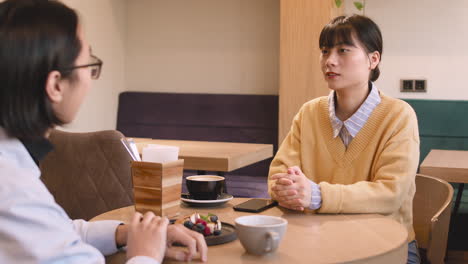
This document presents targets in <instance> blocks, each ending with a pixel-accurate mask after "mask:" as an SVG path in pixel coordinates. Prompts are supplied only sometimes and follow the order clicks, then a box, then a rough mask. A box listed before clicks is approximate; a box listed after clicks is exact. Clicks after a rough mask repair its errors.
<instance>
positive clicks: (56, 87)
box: [0, 0, 207, 264]
mask: <svg viewBox="0 0 468 264" xmlns="http://www.w3.org/2000/svg"><path fill="white" fill-rule="evenodd" d="M101 67H102V61H101V60H100V59H98V58H97V57H96V56H94V55H92V54H91V49H90V47H89V44H88V43H87V41H86V39H85V38H84V34H83V31H82V27H81V26H80V24H79V20H78V17H77V14H76V13H75V11H74V10H72V9H70V8H68V7H67V6H65V5H64V4H61V3H59V2H57V1H47V0H7V1H4V2H2V3H0V200H1V202H0V263H21V264H24V263H80V264H82V263H104V262H105V261H104V257H103V255H109V254H112V253H114V252H116V251H117V250H118V248H120V247H123V246H126V247H127V259H128V261H127V263H128V264H130V263H139V264H149V263H151V264H154V263H161V262H162V260H163V258H164V257H168V258H172V259H176V260H181V261H190V260H191V259H192V258H194V257H196V255H197V256H199V257H200V259H201V260H202V261H206V257H207V246H206V242H205V240H204V238H203V236H202V235H200V234H198V233H196V232H193V231H191V230H189V229H187V228H185V227H183V226H181V225H170V226H169V225H168V220H167V219H166V218H160V217H158V216H155V215H154V214H153V213H146V214H145V215H141V214H139V213H136V214H135V215H134V217H133V220H132V222H131V223H130V224H129V225H123V224H122V223H120V222H118V221H97V222H86V221H83V220H74V221H73V220H71V219H70V218H69V217H68V216H67V214H66V213H65V211H64V210H63V209H62V208H61V207H60V206H59V205H58V204H57V203H56V202H55V201H54V198H53V197H52V195H51V194H50V193H49V191H48V190H47V188H46V187H45V185H44V184H43V183H42V182H41V180H40V179H39V177H40V171H39V168H38V162H39V161H40V160H41V159H42V158H43V157H44V156H45V155H46V154H47V152H48V151H50V150H51V148H52V146H51V143H50V142H49V141H48V140H47V137H48V134H49V131H50V130H51V129H52V128H54V127H55V126H57V125H62V124H67V123H69V122H71V121H72V120H73V119H74V118H75V115H76V113H77V111H78V109H79V107H80V105H81V103H82V101H83V99H84V97H85V96H86V94H87V93H88V91H89V89H90V88H91V80H92V79H97V78H99V75H100V71H101ZM64 177H66V175H64ZM174 242H177V243H178V244H182V245H186V246H187V249H181V248H180V247H170V246H171V245H172V243H174Z"/></svg>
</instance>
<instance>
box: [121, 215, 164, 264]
mask: <svg viewBox="0 0 468 264" xmlns="http://www.w3.org/2000/svg"><path fill="white" fill-rule="evenodd" d="M168 225H169V220H168V219H167V218H161V217H159V216H155V215H154V213H152V212H147V213H145V215H144V216H142V215H141V214H140V213H138V212H137V213H135V215H134V216H133V219H132V222H131V223H130V225H129V226H128V234H127V236H128V238H127V259H130V258H132V257H135V256H148V257H151V258H154V259H155V260H157V261H159V263H161V262H162V260H163V258H164V254H165V252H166V238H167V231H168Z"/></svg>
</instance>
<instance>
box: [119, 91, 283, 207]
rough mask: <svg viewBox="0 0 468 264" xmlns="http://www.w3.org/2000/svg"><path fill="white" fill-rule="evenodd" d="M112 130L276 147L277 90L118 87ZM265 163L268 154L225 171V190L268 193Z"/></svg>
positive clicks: (240, 193) (248, 194)
mask: <svg viewBox="0 0 468 264" xmlns="http://www.w3.org/2000/svg"><path fill="white" fill-rule="evenodd" d="M117 130H119V131H121V132H122V133H123V134H124V135H125V136H127V137H149V138H158V139H178V140H200V141H225V142H243V143H265V144H273V145H274V148H273V149H274V152H276V150H277V147H278V146H277V142H278V96H276V95H239V94H187V93H156V92H123V93H121V94H120V96H119V106H118V115H117ZM270 163H271V159H268V160H264V161H262V162H258V163H256V164H253V165H250V166H247V167H244V168H241V169H238V170H235V171H232V172H229V173H226V174H225V175H224V176H225V177H226V187H227V192H228V193H229V194H232V195H234V196H235V197H260V198H261V197H269V196H268V192H267V175H268V167H269V165H270ZM207 173H208V174H210V172H207ZM213 173H214V172H213ZM193 174H196V172H195V171H185V172H184V175H185V176H187V175H193ZM183 192H186V189H185V184H183Z"/></svg>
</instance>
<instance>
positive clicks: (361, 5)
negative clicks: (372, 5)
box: [354, 2, 364, 11]
mask: <svg viewBox="0 0 468 264" xmlns="http://www.w3.org/2000/svg"><path fill="white" fill-rule="evenodd" d="M354 6H355V7H356V8H357V9H358V10H359V11H361V10H362V9H363V8H364V4H363V3H361V2H354Z"/></svg>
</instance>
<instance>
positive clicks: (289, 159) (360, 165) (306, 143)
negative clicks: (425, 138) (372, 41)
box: [268, 93, 419, 241]
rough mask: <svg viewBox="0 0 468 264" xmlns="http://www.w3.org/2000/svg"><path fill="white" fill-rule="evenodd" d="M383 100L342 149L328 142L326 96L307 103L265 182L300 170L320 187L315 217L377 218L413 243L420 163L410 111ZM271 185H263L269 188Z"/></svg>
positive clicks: (330, 139)
mask: <svg viewBox="0 0 468 264" xmlns="http://www.w3.org/2000/svg"><path fill="white" fill-rule="evenodd" d="M380 96H381V98H382V101H381V103H380V104H379V105H378V106H377V107H376V108H375V109H374V111H373V112H372V114H371V116H370V117H369V119H368V120H367V123H366V124H365V125H364V127H363V128H362V129H361V131H359V133H358V134H357V135H356V137H355V138H354V139H353V140H352V141H351V143H350V144H349V146H348V148H347V149H346V148H345V146H344V145H343V142H342V140H341V138H340V137H336V138H333V131H332V126H331V123H330V118H329V112H328V99H327V97H320V98H317V99H314V100H312V101H309V102H307V103H306V104H304V105H303V106H302V108H301V109H300V111H299V113H298V114H297V115H296V116H295V118H294V120H293V124H292V127H291V130H290V131H289V133H288V135H287V136H286V138H285V139H284V141H283V143H282V144H281V147H280V148H279V150H278V153H277V154H276V156H275V158H274V159H273V161H272V163H271V166H270V172H269V177H271V176H272V175H273V174H276V173H280V172H286V170H287V168H288V167H291V166H299V167H300V168H301V169H302V171H303V172H304V174H305V175H306V176H307V177H308V178H309V179H310V180H312V181H314V182H316V183H318V184H319V185H320V189H321V192H322V206H321V207H320V208H319V209H318V211H317V212H318V213H377V214H382V215H386V216H388V217H391V218H393V219H395V220H396V221H398V222H400V223H402V224H403V225H405V226H406V227H407V229H408V241H412V240H413V239H414V237H415V236H414V230H413V197H414V193H415V175H416V170H417V167H418V162H419V133H418V123H417V119H416V114H415V113H414V110H413V109H412V108H411V107H410V106H409V105H408V104H407V103H405V102H403V101H402V100H399V99H394V98H390V97H388V96H385V95H383V94H382V93H381V94H380ZM273 182H274V181H272V180H269V181H268V186H269V187H268V189H269V192H270V194H271V186H272V184H273Z"/></svg>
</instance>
